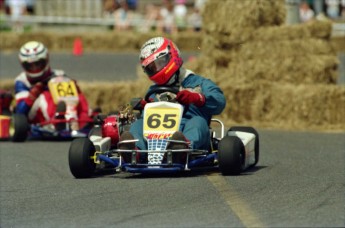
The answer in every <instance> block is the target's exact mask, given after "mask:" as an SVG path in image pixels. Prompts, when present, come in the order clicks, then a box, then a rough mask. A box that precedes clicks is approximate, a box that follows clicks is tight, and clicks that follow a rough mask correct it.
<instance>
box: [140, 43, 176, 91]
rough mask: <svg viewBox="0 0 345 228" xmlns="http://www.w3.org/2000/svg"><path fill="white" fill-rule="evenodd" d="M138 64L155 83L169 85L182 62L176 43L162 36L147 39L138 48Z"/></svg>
mask: <svg viewBox="0 0 345 228" xmlns="http://www.w3.org/2000/svg"><path fill="white" fill-rule="evenodd" d="M140 64H141V66H142V68H143V70H144V72H145V73H146V74H147V75H148V76H149V78H150V79H151V80H152V81H153V82H155V83H156V84H157V85H169V84H171V83H173V82H174V81H175V77H173V76H174V75H175V74H176V72H177V71H178V70H179V69H180V67H181V66H182V64H183V60H182V58H181V56H180V51H179V49H178V48H177V47H176V45H175V44H174V43H173V42H172V41H171V40H169V39H167V38H164V37H155V38H152V39H150V40H148V41H147V42H146V43H145V44H144V45H143V46H142V47H141V50H140Z"/></svg>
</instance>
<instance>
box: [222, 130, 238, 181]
mask: <svg viewBox="0 0 345 228" xmlns="http://www.w3.org/2000/svg"><path fill="white" fill-rule="evenodd" d="M218 163H219V169H220V172H221V173H222V174H223V175H239V174H240V173H241V171H242V169H243V166H244V145H243V143H242V141H241V139H240V138H238V137H237V136H225V137H224V138H222V139H221V140H220V142H219V145H218Z"/></svg>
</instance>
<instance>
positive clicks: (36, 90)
mask: <svg viewBox="0 0 345 228" xmlns="http://www.w3.org/2000/svg"><path fill="white" fill-rule="evenodd" d="M44 87H45V86H44V85H43V83H41V82H38V83H36V84H35V85H34V86H33V87H32V88H31V89H30V91H29V96H28V97H27V98H26V99H25V103H26V104H27V105H28V106H30V107H31V106H32V105H33V103H34V102H35V100H36V99H37V97H38V96H39V95H40V94H41V93H42V92H43V90H44Z"/></svg>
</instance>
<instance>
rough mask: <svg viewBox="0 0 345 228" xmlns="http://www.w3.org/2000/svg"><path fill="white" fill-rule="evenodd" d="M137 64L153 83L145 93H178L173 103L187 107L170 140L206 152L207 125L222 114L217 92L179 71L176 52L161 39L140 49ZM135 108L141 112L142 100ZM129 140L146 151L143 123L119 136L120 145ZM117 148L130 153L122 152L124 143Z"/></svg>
mask: <svg viewBox="0 0 345 228" xmlns="http://www.w3.org/2000/svg"><path fill="white" fill-rule="evenodd" d="M140 63H141V66H142V68H143V70H144V72H145V73H146V74H147V76H148V77H149V79H150V80H152V81H153V82H154V83H155V84H154V85H152V86H151V87H150V88H149V91H150V89H152V88H154V87H157V86H167V87H174V88H176V89H177V90H178V91H179V92H178V93H177V96H176V100H177V101H178V102H179V103H180V104H182V105H187V106H188V109H187V112H186V113H185V114H184V115H183V117H182V123H181V126H180V131H177V132H175V133H174V134H173V135H172V136H171V138H170V139H174V140H185V141H189V142H190V143H191V146H192V148H194V149H206V150H207V149H209V146H210V145H209V144H210V140H208V139H209V138H210V131H209V122H210V120H211V117H212V116H213V115H217V114H220V113H221V112H222V111H223V109H224V108H225V104H226V101H225V97H224V94H223V92H222V91H221V89H220V88H219V87H218V86H217V85H216V84H215V83H213V82H212V81H211V80H209V79H206V78H204V77H201V76H199V75H197V74H195V73H194V72H192V71H190V70H187V69H185V68H183V67H182V64H183V60H182V58H181V56H180V52H179V49H178V48H177V47H176V45H175V44H174V43H173V42H172V41H171V40H169V39H167V38H164V37H155V38H152V39H150V40H148V41H147V42H146V43H145V44H144V45H143V46H142V48H141V52H140ZM139 104H140V106H141V108H144V106H145V104H146V102H145V101H144V100H142V101H141V102H140V103H139ZM133 138H135V139H139V141H138V142H137V143H136V145H135V147H137V148H140V149H142V150H144V149H147V145H146V143H145V140H144V139H143V119H138V120H137V121H135V122H134V123H133V124H132V126H131V128H130V131H129V132H126V131H125V132H123V134H122V135H121V137H120V141H122V140H128V139H133ZM171 144H172V143H171ZM120 145H122V147H124V148H120V149H133V148H126V146H127V147H133V145H130V144H128V143H127V144H120ZM168 147H169V145H168ZM170 148H171V149H181V148H173V146H172V145H171V146H170Z"/></svg>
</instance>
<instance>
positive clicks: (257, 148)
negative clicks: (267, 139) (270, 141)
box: [229, 126, 260, 167]
mask: <svg viewBox="0 0 345 228" xmlns="http://www.w3.org/2000/svg"><path fill="white" fill-rule="evenodd" d="M229 131H242V132H247V133H252V134H254V135H255V162H254V164H253V165H251V166H252V167H254V166H255V165H256V164H258V162H259V157H260V146H259V133H258V132H257V131H256V130H255V129H254V128H253V127H246V126H234V127H231V128H230V129H229Z"/></svg>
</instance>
